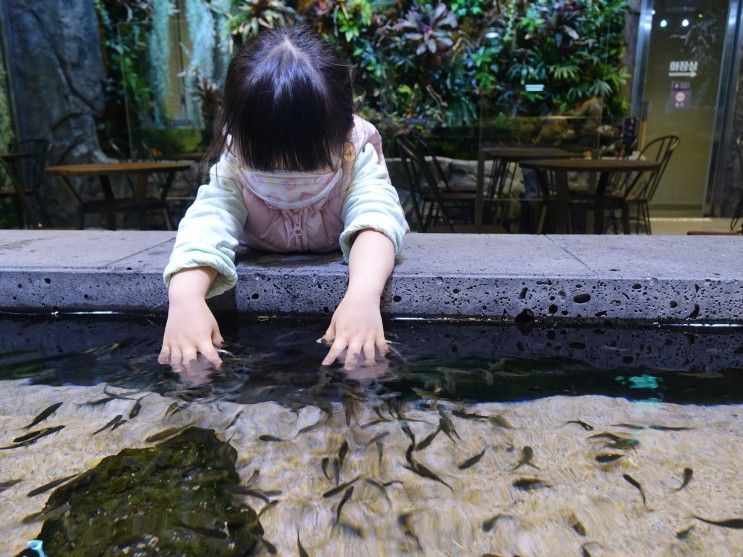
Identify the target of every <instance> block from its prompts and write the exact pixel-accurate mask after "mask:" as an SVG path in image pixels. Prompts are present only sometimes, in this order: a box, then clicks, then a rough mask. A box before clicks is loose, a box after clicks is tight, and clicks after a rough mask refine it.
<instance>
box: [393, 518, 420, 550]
mask: <svg viewBox="0 0 743 557" xmlns="http://www.w3.org/2000/svg"><path fill="white" fill-rule="evenodd" d="M411 514H413V513H410V512H407V513H400V514H399V515H397V524H398V525H399V526H400V528H401V529H402V533H403V534H405V537H407V538H410V539H411V540H412V541H414V542H415V545H416V547H417V548H418V551H423V547H422V546H421V542H420V540H419V539H418V536H417V535H416V533H415V531H414V530H413V527H412V526H411V525H410V515H411Z"/></svg>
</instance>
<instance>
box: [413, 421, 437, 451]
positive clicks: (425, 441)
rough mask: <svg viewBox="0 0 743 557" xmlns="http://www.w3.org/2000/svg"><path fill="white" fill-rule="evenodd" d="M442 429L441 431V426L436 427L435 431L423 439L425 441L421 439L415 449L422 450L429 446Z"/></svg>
mask: <svg viewBox="0 0 743 557" xmlns="http://www.w3.org/2000/svg"><path fill="white" fill-rule="evenodd" d="M440 431H441V427H437V428H436V429H434V430H433V433H430V434H428V435H427V436H426V438H425V439H423V441H421V442H420V443H419V444H418V446H416V447H415V450H416V451H422V450H423V449H425V448H426V447H428V445H430V444H431V443H432V442H433V440H434V439H435V438H436V436H437V435H438V434H439V432H440Z"/></svg>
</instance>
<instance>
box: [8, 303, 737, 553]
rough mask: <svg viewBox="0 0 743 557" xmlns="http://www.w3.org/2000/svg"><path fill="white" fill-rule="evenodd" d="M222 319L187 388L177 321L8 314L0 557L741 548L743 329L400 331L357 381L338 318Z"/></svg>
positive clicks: (397, 325)
mask: <svg viewBox="0 0 743 557" xmlns="http://www.w3.org/2000/svg"><path fill="white" fill-rule="evenodd" d="M220 325H221V329H222V332H223V334H224V336H225V338H226V339H227V341H228V344H227V346H226V348H227V349H228V350H229V352H230V355H228V356H226V357H225V364H224V368H223V369H222V370H221V371H220V372H219V373H216V374H213V375H212V376H211V377H208V376H198V377H191V378H189V382H184V381H183V380H182V378H180V377H178V376H176V375H174V374H172V373H170V372H169V371H168V370H167V369H166V368H163V367H161V366H159V365H157V363H156V362H155V356H156V353H157V350H158V347H159V343H160V340H161V334H162V328H163V322H162V321H161V320H160V319H159V318H155V317H147V316H140V317H128V318H122V317H117V316H84V317H83V316H79V317H76V316H65V317H58V318H46V319H42V318H30V317H28V316H16V317H12V316H7V317H6V318H4V319H3V320H2V321H0V334H1V335H2V338H3V345H2V346H3V350H2V353H0V381H1V382H2V383H0V385H1V386H2V388H1V389H0V432H1V434H2V439H0V443H2V447H3V450H2V451H0V513H2V518H3V520H2V521H1V522H0V539H3V540H6V541H7V543H6V544H5V545H4V547H3V548H2V549H1V550H0V552H3V554H7V555H16V554H18V553H19V552H21V551H23V550H24V548H26V544H27V541H29V540H32V539H36V538H39V537H40V538H41V539H43V540H44V542H45V544H46V546H45V547H46V548H47V554H48V555H62V554H64V555H91V554H111V555H114V554H129V555H170V554H174V555H177V554H186V555H191V554H193V555H198V554H204V553H205V552H208V553H209V554H215V555H216V554H224V555H237V554H244V553H245V552H252V553H254V554H258V555H259V554H269V553H271V552H272V551H275V552H276V553H278V554H281V555H292V554H299V553H300V544H301V549H302V550H304V551H306V552H307V553H308V554H310V555H341V554H344V555H396V554H406V553H418V554H426V555H485V554H495V555H522V556H525V555H581V554H583V555H640V554H642V555H698V554H714V555H739V554H741V553H743V533H742V532H741V530H740V529H738V528H736V527H735V526H736V525H738V526H739V524H738V523H737V522H724V521H729V520H731V519H736V518H740V517H741V516H742V515H743V499H742V498H741V495H740V493H742V492H743V481H742V480H741V478H743V464H741V459H740V448H739V447H740V442H741V440H742V437H741V434H742V433H743V427H742V426H741V421H740V417H739V416H740V413H741V412H742V411H743V407H742V406H741V404H742V403H743V334H742V332H743V331H742V330H741V329H740V328H735V327H704V328H682V327H677V328H662V327H645V328H625V329H618V328H611V327H608V326H607V327H605V328H596V327H590V328H586V327H573V328H569V327H558V328H549V327H532V328H528V329H524V328H522V329H518V328H516V327H512V326H504V325H497V324H488V323H477V322H447V321H441V322H435V323H423V322H418V321H396V322H392V323H390V324H388V327H387V330H388V333H389V335H388V336H389V338H391V339H392V346H393V348H394V354H393V355H392V357H391V359H390V361H389V362H388V363H386V364H385V365H380V366H378V367H376V368H372V369H364V370H360V371H358V372H355V373H353V374H351V375H348V374H346V373H345V372H344V371H343V370H342V369H341V368H338V367H333V368H321V367H320V366H319V365H318V364H319V362H320V360H321V359H322V357H323V355H324V350H325V349H324V348H323V347H322V346H320V345H317V344H316V343H315V342H314V340H315V339H316V338H318V337H319V336H320V335H321V334H322V333H323V331H324V327H325V326H326V324H325V323H324V322H323V323H321V322H313V321H298V320H293V319H259V318H253V319H249V320H247V319H246V320H224V321H222V322H221V323H220ZM60 403H61V404H60ZM55 406H56V408H54V407H55ZM48 408H54V409H53V412H51V413H50V414H49V415H48V416H47V417H45V418H44V419H42V420H41V421H39V422H38V423H37V424H34V425H33V426H32V427H30V428H25V427H26V426H28V425H29V424H30V423H32V422H33V421H35V420H34V418H35V417H37V416H39V414H40V413H42V411H44V410H45V409H48ZM60 426H64V427H60ZM24 428H25V429H24ZM55 429H56V430H55ZM52 430H55V431H52ZM212 431H213V432H214V433H212ZM39 432H40V433H39ZM163 432H165V433H163ZM34 434H36V436H37V437H34ZM18 439H20V441H18ZM27 441H30V442H28V443H27ZM125 449H129V450H131V452H126V451H125V452H124V453H122V451H124V450H125ZM187 449H188V450H187ZM207 449H208V450H207ZM137 451H139V452H137ZM169 451H170V452H169ZM212 453H214V454H219V455H220V456H219V458H217V457H216V456H215V457H214V461H212V459H211V458H210V457H209V455H211V454H212ZM120 454H121V455H123V456H120V457H117V456H116V455H120ZM163 455H165V456H163ZM117 459H118V460H117ZM158 462H159V463H160V464H158V465H156V464H147V463H158ZM216 462H218V463H219V466H217V465H216V464H215V463H216ZM136 463H139V464H136ZM164 463H167V465H166V464H164ZM135 464H136V465H135ZM181 468H182V470H181ZM173 471H179V474H180V475H179V474H175V476H173V474H172V472H173ZM197 472H198V473H197ZM123 477H129V478H130V481H129V482H128V483H127V482H124V481H123V480H122V481H121V482H119V481H117V480H115V479H116V478H123ZM194 477H197V478H200V479H199V480H198V482H197V481H196V480H194V479H193V478H194ZM146 478H149V480H151V482H150V483H152V485H151V486H145V484H147V483H148V482H147V481H146ZM174 478H175V479H174ZM180 478H183V479H182V480H181V479H180ZM55 480H63V481H60V483H59V484H58V485H54V486H52V487H47V486H48V484H49V483H50V482H53V481H55ZM158 482H162V484H160V483H158ZM189 482H197V483H189ZM166 485H167V486H170V487H169V488H168V489H164V488H162V486H166ZM42 488H44V489H42ZM148 489H152V491H147V490H148ZM109 490H113V492H109ZM165 493H167V494H169V495H167V497H171V498H172V497H174V496H175V495H174V494H175V493H177V495H178V497H177V501H175V502H173V501H170V499H168V502H167V503H165V502H163V503H162V504H160V505H158V504H156V503H153V504H151V505H139V504H137V503H135V502H133V501H140V500H145V501H156V500H157V498H158V497H166V496H165V495H164V494H165ZM204 494H207V495H208V497H207V496H206V495H204ZM201 495H203V498H202V497H201ZM117 497H118V498H119V499H117ZM137 497H139V499H138V498H137ZM114 500H117V501H118V500H120V501H123V502H121V503H119V504H116V505H113V504H109V505H106V504H104V503H105V501H109V502H110V501H114ZM695 517H698V518H695ZM701 519H706V520H708V521H711V522H704V521H703V520H701ZM715 522H716V523H717V524H715ZM102 525H103V526H102ZM105 525H108V526H107V527H104V526H105ZM115 525H119V527H118V529H117V527H115ZM122 525H126V528H124V527H123V526H122ZM93 526H94V527H95V529H97V531H98V532H100V531H103V530H105V531H108V532H110V535H109V536H100V535H98V536H92V537H91V534H90V531H89V530H90V528H92V527H93ZM86 528H87V530H86ZM166 539H167V540H171V541H172V543H170V542H168V543H166V541H165V540H166ZM91 544H92V545H91ZM96 544H98V545H96ZM104 545H105V547H106V548H107V551H108V553H105V552H104V550H103V549H102V548H103V547H104ZM205 548H206V549H205ZM26 554H28V555H34V553H31V552H30V551H29V550H26Z"/></svg>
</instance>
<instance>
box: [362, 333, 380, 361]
mask: <svg viewBox="0 0 743 557" xmlns="http://www.w3.org/2000/svg"><path fill="white" fill-rule="evenodd" d="M364 358H365V359H366V365H369V366H370V365H374V363H375V362H376V361H377V356H376V354H375V353H374V339H370V340H368V341H366V344H364Z"/></svg>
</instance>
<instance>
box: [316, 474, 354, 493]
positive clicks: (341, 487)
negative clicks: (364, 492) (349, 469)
mask: <svg viewBox="0 0 743 557" xmlns="http://www.w3.org/2000/svg"><path fill="white" fill-rule="evenodd" d="M360 477H361V476H356V477H355V478H353V479H352V480H349V481H347V482H346V483H343V484H341V485H337V486H335V487H334V488H333V489H329V490H328V491H326V492H325V493H323V494H322V496H323V497H325V498H327V497H332V496H333V495H337V494H339V493H340V492H341V491H343V490H344V489H346V488H348V487H351V486H352V485H353V484H355V483H356V481H358V479H359V478H360Z"/></svg>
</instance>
